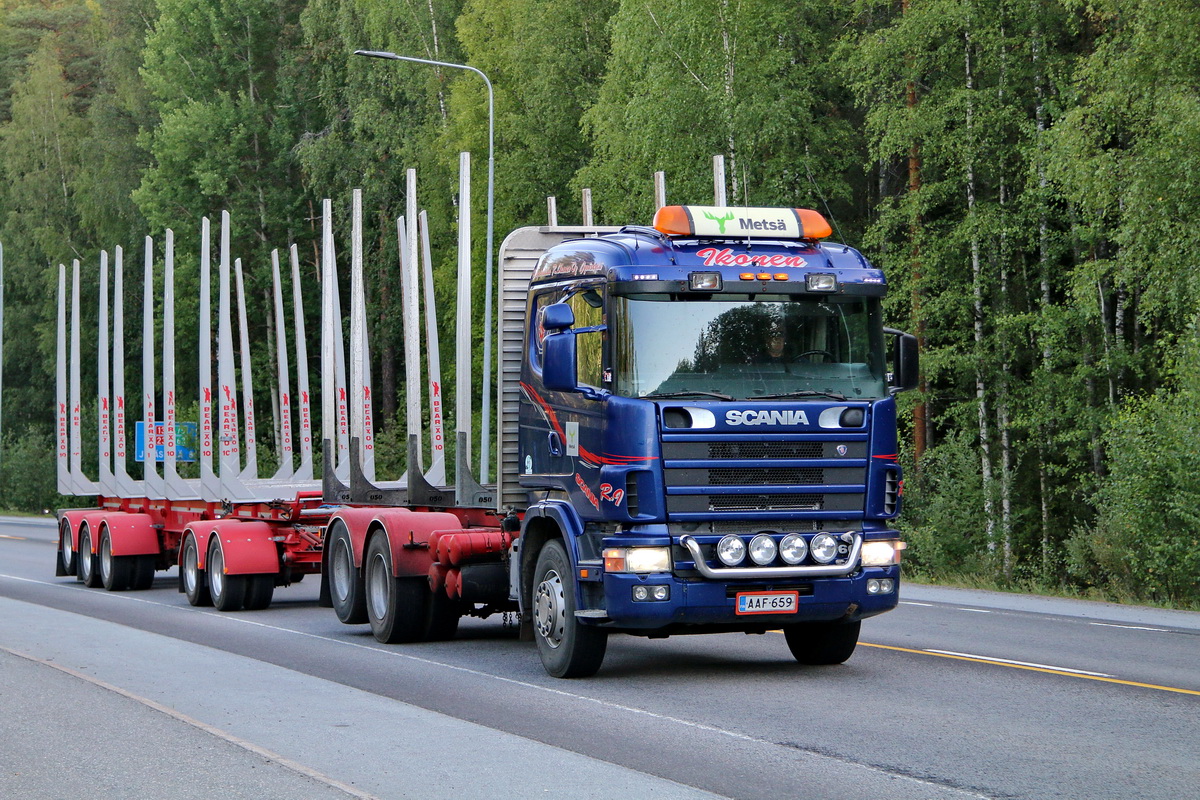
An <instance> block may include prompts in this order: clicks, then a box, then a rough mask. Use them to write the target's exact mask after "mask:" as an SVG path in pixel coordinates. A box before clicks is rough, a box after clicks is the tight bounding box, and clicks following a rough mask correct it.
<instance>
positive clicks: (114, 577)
mask: <svg viewBox="0 0 1200 800" xmlns="http://www.w3.org/2000/svg"><path fill="white" fill-rule="evenodd" d="M99 561H100V583H102V584H103V585H104V588H105V589H107V590H108V591H110V592H123V591H125V590H126V589H128V588H129V582H130V580H131V579H132V578H133V564H132V563H131V562H132V557H131V556H114V555H113V554H112V534H111V533H110V532H109V530H108V528H105V529H104V532H103V533H101V534H100V556H99Z"/></svg>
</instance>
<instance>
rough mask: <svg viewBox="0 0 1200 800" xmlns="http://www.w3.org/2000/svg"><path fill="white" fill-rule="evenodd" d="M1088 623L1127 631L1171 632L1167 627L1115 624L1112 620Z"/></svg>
mask: <svg viewBox="0 0 1200 800" xmlns="http://www.w3.org/2000/svg"><path fill="white" fill-rule="evenodd" d="M1088 625H1098V626H1100V627H1101V628H1121V629H1123V630H1127V631H1154V632H1155V633H1170V631H1169V630H1167V629H1166V628H1147V627H1145V626H1143V625H1114V624H1113V623H1111V622H1089V623H1088Z"/></svg>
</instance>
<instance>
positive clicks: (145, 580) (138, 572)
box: [129, 555, 157, 592]
mask: <svg viewBox="0 0 1200 800" xmlns="http://www.w3.org/2000/svg"><path fill="white" fill-rule="evenodd" d="M130 557H131V558H132V559H133V570H132V575H131V576H130V578H129V588H130V589H133V590H134V591H135V592H142V591H145V590H146V589H149V588H150V587H151V586H153V585H154V572H155V570H156V568H157V565H156V563H155V562H156V559H155V557H154V556H151V555H141V556H130Z"/></svg>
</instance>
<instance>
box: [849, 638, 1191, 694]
mask: <svg viewBox="0 0 1200 800" xmlns="http://www.w3.org/2000/svg"><path fill="white" fill-rule="evenodd" d="M859 645H861V646H862V647H876V648H879V649H880V650H897V651H899V652H901V653H914V654H916V655H919V656H933V657H934V658H951V659H954V660H955V661H974V662H976V663H978V664H991V665H992V666H996V667H1008V668H1009V669H1025V670H1029V671H1030V672H1045V673H1048V674H1050V675H1063V676H1065V677H1068V678H1081V679H1083V680H1085V681H1101V682H1103V683H1119V684H1121V685H1122V686H1137V687H1139V688H1142V689H1157V690H1158V691H1160V692H1174V693H1176V694H1190V695H1195V696H1197V697H1200V691H1196V690H1194V689H1180V688H1178V687H1175V686H1158V685H1157V684H1153V683H1138V682H1137V681H1123V680H1121V679H1120V678H1102V677H1100V676H1098V675H1081V674H1079V673H1078V672H1064V671H1063V670H1060V669H1046V668H1045V667H1029V666H1025V665H1023V664H1009V663H1007V662H1004V661H993V660H991V659H989V658H972V657H970V656H955V655H949V654H947V653H931V652H929V651H928V650H914V649H912V648H909V647H894V646H892V645H889V644H871V643H869V642H859Z"/></svg>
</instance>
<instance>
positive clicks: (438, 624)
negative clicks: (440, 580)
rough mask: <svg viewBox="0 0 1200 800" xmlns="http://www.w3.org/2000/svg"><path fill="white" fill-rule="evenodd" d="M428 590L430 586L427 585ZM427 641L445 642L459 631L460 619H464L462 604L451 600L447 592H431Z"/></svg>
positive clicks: (426, 628) (426, 627)
mask: <svg viewBox="0 0 1200 800" xmlns="http://www.w3.org/2000/svg"><path fill="white" fill-rule="evenodd" d="M425 591H426V592H429V588H428V587H426V589H425ZM425 618H426V619H425V636H424V639H425V641H428V642H444V641H446V640H448V639H453V638H454V635H455V634H456V633H458V621H459V620H460V619H462V604H461V603H459V602H458V601H456V600H451V599H450V598H449V597H447V596H446V594H445V592H429V605H428V607H427V610H426V614H425Z"/></svg>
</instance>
